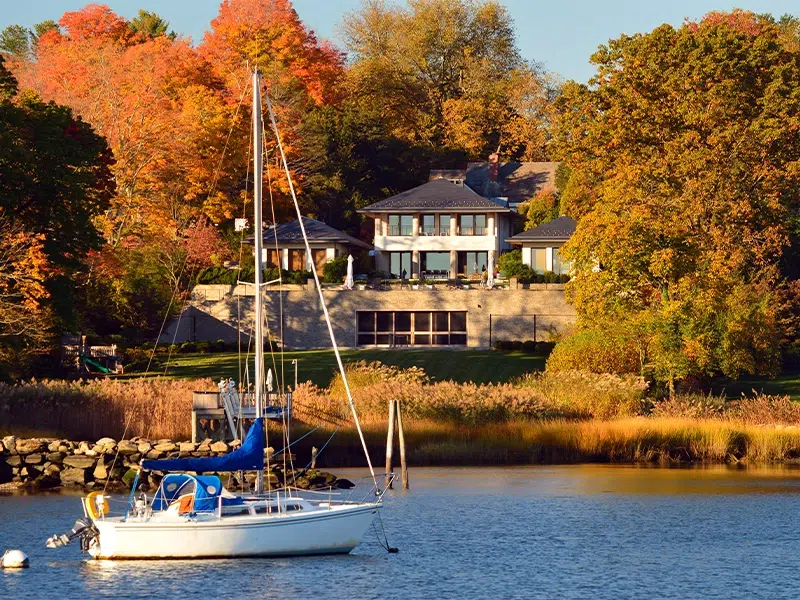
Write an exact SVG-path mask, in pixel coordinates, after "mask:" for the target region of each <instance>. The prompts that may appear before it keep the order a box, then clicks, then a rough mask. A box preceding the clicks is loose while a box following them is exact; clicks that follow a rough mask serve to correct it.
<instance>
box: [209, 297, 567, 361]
mask: <svg viewBox="0 0 800 600" xmlns="http://www.w3.org/2000/svg"><path fill="white" fill-rule="evenodd" d="M207 287H211V288H212V289H211V290H208V291H209V292H211V293H210V294H208V293H206V290H204V289H203V288H207ZM217 287H224V288H227V290H228V293H227V294H225V295H224V296H223V297H222V298H220V299H211V298H212V297H215V296H217V292H218V290H216V289H214V288H217ZM247 288H252V286H247ZM231 291H233V290H231V288H230V286H197V288H196V289H195V293H194V297H195V304H194V305H195V306H196V307H197V308H198V309H200V310H202V311H204V312H206V313H208V314H209V315H210V316H212V317H213V318H214V319H215V320H216V321H219V322H222V323H227V324H230V325H231V326H236V322H237V314H241V315H242V319H243V326H242V330H243V331H247V332H249V331H250V330H251V328H252V323H253V312H252V310H253V300H254V299H253V297H252V296H251V295H250V294H252V291H251V290H248V289H246V288H245V286H239V287H238V288H236V290H235V291H237V292H238V293H240V294H242V295H241V296H237V295H234V294H232V293H231ZM244 294H248V295H244ZM323 294H324V297H325V302H326V304H327V306H328V310H329V312H330V315H331V320H332V323H333V329H334V333H335V335H336V341H337V343H338V344H339V345H341V346H343V347H353V346H355V345H356V311H358V310H458V311H467V339H468V342H467V343H468V346H470V347H474V348H481V347H484V348H485V347H489V346H490V345H491V342H492V341H495V340H498V339H507V340H515V339H517V340H529V339H530V340H532V339H537V340H539V341H547V340H548V339H549V335H550V333H552V332H555V331H563V330H564V329H566V328H569V327H571V326H572V325H573V324H574V323H575V311H574V309H573V308H572V306H570V305H569V304H568V303H567V302H566V299H565V297H564V291H563V286H545V285H541V286H538V287H537V289H513V290H480V289H475V290H448V289H446V288H444V287H438V286H437V287H435V288H434V289H432V290H430V289H424V290H389V291H376V290H349V291H348V290H325V291H324V292H323ZM265 295H266V302H265V304H266V311H267V321H268V326H269V328H270V330H271V332H272V334H273V336H275V337H278V335H279V330H280V323H279V320H278V315H279V292H276V291H269V292H266V293H265ZM237 305H238V306H237ZM283 310H284V323H283V328H284V339H285V343H286V345H287V346H288V347H289V348H330V345H331V344H330V339H329V337H328V332H327V327H326V325H325V320H324V317H323V315H322V309H321V308H320V305H319V298H318V296H317V292H316V291H315V290H313V289H295V290H292V291H286V292H283ZM534 325H535V327H534ZM195 335H196V336H200V335H202V332H200V331H198V329H197V327H195ZM196 339H204V338H201V337H197V338H196ZM208 339H212V338H208ZM213 339H216V338H213Z"/></svg>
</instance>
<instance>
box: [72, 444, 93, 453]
mask: <svg viewBox="0 0 800 600" xmlns="http://www.w3.org/2000/svg"><path fill="white" fill-rule="evenodd" d="M91 449H92V447H91V446H90V445H89V442H81V443H79V444H78V449H77V450H76V451H75V454H86V453H87V452H88V451H89V450H91Z"/></svg>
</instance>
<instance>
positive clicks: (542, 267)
mask: <svg viewBox="0 0 800 600" xmlns="http://www.w3.org/2000/svg"><path fill="white" fill-rule="evenodd" d="M531 267H532V268H533V270H534V271H536V272H537V273H544V272H545V271H546V270H547V248H531Z"/></svg>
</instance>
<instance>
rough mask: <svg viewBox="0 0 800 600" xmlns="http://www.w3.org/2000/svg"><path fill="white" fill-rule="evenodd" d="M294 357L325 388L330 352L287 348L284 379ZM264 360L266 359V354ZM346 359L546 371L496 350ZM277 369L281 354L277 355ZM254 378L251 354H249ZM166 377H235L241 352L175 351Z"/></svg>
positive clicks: (332, 365)
mask: <svg viewBox="0 0 800 600" xmlns="http://www.w3.org/2000/svg"><path fill="white" fill-rule="evenodd" d="M157 356H158V357H159V359H160V361H161V363H162V366H161V368H160V369H158V368H153V369H151V372H150V373H151V374H152V375H155V374H163V373H164V362H165V361H166V355H164V354H159V355H157ZM294 359H297V361H298V380H299V381H300V382H304V381H309V380H310V381H312V382H313V383H315V384H316V385H318V386H320V387H326V386H327V385H328V384H329V383H330V381H331V379H332V378H333V374H334V373H335V371H336V358H335V357H334V354H333V351H331V350H307V351H296V352H286V353H285V354H284V370H285V373H286V382H287V383H289V384H291V383H292V382H293V380H294V366H293V365H292V364H291V362H292V360H294ZM267 360H268V361H270V358H269V355H267ZM342 360H343V361H344V362H345V363H348V362H357V361H360V360H365V361H367V362H371V361H376V360H377V361H380V362H382V363H383V364H386V365H393V366H397V367H401V368H405V367H421V368H423V369H425V372H426V373H427V374H428V375H429V376H430V377H431V378H433V379H434V380H436V381H446V380H453V381H456V382H458V383H463V382H467V381H472V382H475V383H500V382H506V381H508V380H509V379H512V378H513V377H517V376H519V375H522V374H523V373H527V372H530V371H537V370H542V369H544V362H545V359H544V358H543V357H541V356H534V355H531V354H524V353H522V352H508V353H504V352H496V351H493V350H446V349H426V350H416V349H415V350H411V349H409V350H343V351H342ZM275 361H276V364H277V365H278V371H280V354H276V355H275ZM250 364H251V371H250V373H251V377H252V373H253V371H252V357H251V361H250ZM166 373H167V376H169V377H175V378H179V379H196V378H201V377H210V378H212V379H219V378H221V377H233V378H234V379H235V380H237V381H238V380H239V379H240V375H239V356H238V355H237V353H235V352H224V353H217V354H173V355H172V357H171V358H170V361H169V367H168V369H167V371H166ZM141 375H142V374H141V373H130V374H126V375H125V377H141Z"/></svg>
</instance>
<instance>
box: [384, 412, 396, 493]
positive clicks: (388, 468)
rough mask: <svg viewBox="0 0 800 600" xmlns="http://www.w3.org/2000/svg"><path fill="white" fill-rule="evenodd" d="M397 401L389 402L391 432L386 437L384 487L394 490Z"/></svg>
mask: <svg viewBox="0 0 800 600" xmlns="http://www.w3.org/2000/svg"><path fill="white" fill-rule="evenodd" d="M395 402H396V400H389V431H388V433H387V435H386V475H385V481H384V485H385V486H388V487H389V489H392V479H391V473H392V442H393V441H394V413H395V408H394V403H395Z"/></svg>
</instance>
